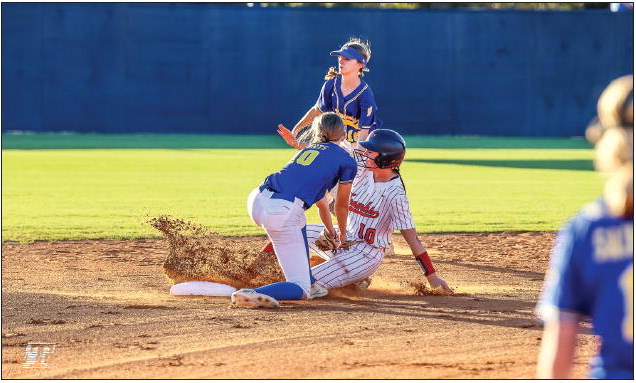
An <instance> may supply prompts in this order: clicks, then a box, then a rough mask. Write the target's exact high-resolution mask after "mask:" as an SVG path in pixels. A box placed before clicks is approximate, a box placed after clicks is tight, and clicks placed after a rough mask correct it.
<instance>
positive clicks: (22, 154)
mask: <svg viewBox="0 0 636 383" xmlns="http://www.w3.org/2000/svg"><path fill="white" fill-rule="evenodd" d="M126 137H127V139H126ZM2 138H3V143H2V144H3V151H2V160H3V161H2V186H3V188H2V236H3V238H2V239H3V240H5V241H6V240H18V241H33V240H59V239H91V238H109V239H130V238H141V237H157V236H158V233H157V232H156V231H155V230H154V229H152V228H151V227H149V226H148V225H145V224H143V221H145V220H146V219H147V218H150V217H154V216H157V215H159V214H171V215H173V216H176V217H180V218H185V219H189V220H192V221H195V222H198V223H201V224H203V225H206V226H207V227H210V228H211V229H213V230H215V231H217V232H220V233H222V234H225V235H254V234H262V233H263V232H262V230H261V229H260V228H258V227H256V226H254V225H253V224H252V222H251V221H250V219H249V217H248V216H247V212H246V207H245V203H246V201H245V200H246V197H247V195H248V193H249V192H250V190H251V189H252V188H253V187H255V186H257V185H258V184H259V183H260V182H261V181H262V179H263V178H264V177H265V176H266V175H267V174H269V173H271V172H273V171H276V170H278V169H279V168H280V167H281V166H282V165H283V164H284V163H286V161H287V160H288V159H289V158H290V157H291V156H292V155H293V154H294V153H295V151H294V150H293V149H288V148H284V144H283V145H281V144H280V142H278V138H277V137H276V136H275V137H273V138H274V139H272V137H265V136H241V137H237V136H196V135H190V136H177V135H171V136H159V135H155V136H151V135H146V136H142V135H136V136H103V135H102V136H98V135H59V134H58V135H3V137H2ZM100 142H101V143H103V146H105V147H108V148H118V147H127V146H126V145H131V147H139V146H142V147H144V145H143V144H144V143H145V147H147V148H146V149H59V147H62V148H94V147H98V145H99V144H100ZM453 142H455V146H452V143H453ZM407 143H408V144H409V147H410V149H409V150H408V154H407V161H405V163H404V164H403V166H402V174H403V176H404V180H405V183H406V187H407V193H408V195H409V198H410V200H411V209H412V211H413V215H414V218H415V223H416V225H417V227H418V231H420V232H423V233H433V232H487V231H508V230H556V229H558V228H559V227H560V226H561V225H562V224H563V222H564V221H565V220H566V219H567V218H568V217H570V216H571V215H572V214H574V213H575V212H576V211H577V210H578V209H580V208H581V206H582V205H583V204H584V203H585V202H587V201H590V200H592V199H594V198H596V196H598V195H599V194H600V193H601V190H602V183H603V180H602V178H601V177H600V175H598V174H597V173H595V172H594V171H593V170H592V161H591V159H592V158H593V152H592V150H591V149H590V148H589V146H588V145H587V144H586V143H585V142H584V141H583V140H581V139H578V140H577V139H572V140H558V139H544V140H542V139H530V140H529V139H506V138H496V139H489V138H483V137H479V138H469V137H464V138H456V139H453V138H450V137H441V138H433V137H407ZM495 144H496V145H495ZM162 145H164V147H170V148H175V149H178V150H175V149H159V148H160V147H162ZM197 145H198V146H197ZM206 145H208V146H206ZM231 145H235V146H238V145H242V146H243V147H246V146H249V145H255V146H260V147H269V148H268V149H227V148H228V147H231ZM493 146H497V147H500V148H503V149H495V148H492V147H493ZM197 147H199V148H208V149H189V148H197ZM210 147H211V148H219V149H209V148H210ZM277 147H278V148H277ZM418 147H419V148H418ZM18 148H20V149H29V150H19V149H18ZM53 148H58V149H53ZM153 148H156V149H153ZM308 220H309V221H310V222H318V218H317V214H316V212H315V209H311V210H310V211H309V212H308Z"/></svg>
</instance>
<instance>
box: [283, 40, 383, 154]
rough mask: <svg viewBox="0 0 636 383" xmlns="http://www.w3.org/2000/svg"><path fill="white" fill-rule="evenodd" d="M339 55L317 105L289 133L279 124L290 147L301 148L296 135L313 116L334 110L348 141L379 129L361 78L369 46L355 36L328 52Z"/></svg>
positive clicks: (328, 74) (373, 105) (375, 108)
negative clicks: (345, 129)
mask: <svg viewBox="0 0 636 383" xmlns="http://www.w3.org/2000/svg"><path fill="white" fill-rule="evenodd" d="M330 54H331V55H332V56H337V57H338V70H336V68H334V67H331V68H329V71H328V72H327V74H326V75H325V80H326V81H325V83H324V84H323V85H322V89H321V90H320V95H319V96H318V100H317V101H316V104H315V105H314V106H312V107H311V108H310V109H309V110H308V111H307V113H306V114H305V115H304V116H303V118H302V119H301V120H300V121H298V123H297V124H296V125H295V126H294V128H293V129H292V131H291V132H290V131H289V130H288V129H286V128H285V127H284V126H282V125H281V126H280V128H281V130H280V131H279V133H281V136H283V138H284V139H285V141H287V143H288V144H289V145H291V146H294V147H296V148H298V149H300V148H301V147H302V145H300V144H299V143H298V142H297V140H296V138H298V136H299V134H300V133H301V131H302V130H303V128H305V127H306V126H307V125H309V124H311V122H312V121H313V120H314V118H315V117H316V116H318V115H320V114H321V113H324V112H335V113H337V114H338V116H340V117H341V118H342V119H343V121H344V122H345V124H346V125H347V142H349V143H354V142H357V141H358V140H359V139H360V140H363V139H365V138H366V137H367V135H368V134H369V132H370V131H372V130H373V129H376V128H379V127H380V125H381V123H380V120H379V119H378V118H377V116H376V114H377V110H378V107H377V105H376V103H375V98H374V96H373V92H372V91H371V88H370V87H369V85H368V84H367V83H366V82H364V81H363V80H362V79H361V77H362V76H364V72H368V71H369V69H368V68H367V64H368V63H369V60H370V59H371V50H370V49H369V45H368V44H367V43H364V42H363V41H362V40H360V39H358V38H352V39H350V40H349V41H348V42H347V43H345V44H344V45H343V46H342V47H341V48H340V49H339V50H337V51H333V52H331V53H330Z"/></svg>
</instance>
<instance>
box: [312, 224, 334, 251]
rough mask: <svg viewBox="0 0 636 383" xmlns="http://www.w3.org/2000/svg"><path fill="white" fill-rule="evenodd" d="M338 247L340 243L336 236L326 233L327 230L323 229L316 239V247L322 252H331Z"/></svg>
mask: <svg viewBox="0 0 636 383" xmlns="http://www.w3.org/2000/svg"><path fill="white" fill-rule="evenodd" d="M339 245H340V241H339V240H338V237H337V236H336V235H332V234H331V233H329V232H328V231H327V229H326V228H325V229H323V230H322V233H320V235H319V236H318V238H316V246H318V248H319V249H320V250H322V251H333V250H336V249H337V248H338V246H339Z"/></svg>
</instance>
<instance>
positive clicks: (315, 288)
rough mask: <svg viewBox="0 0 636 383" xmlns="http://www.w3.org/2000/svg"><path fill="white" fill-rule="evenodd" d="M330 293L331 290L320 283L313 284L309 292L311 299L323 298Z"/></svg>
mask: <svg viewBox="0 0 636 383" xmlns="http://www.w3.org/2000/svg"><path fill="white" fill-rule="evenodd" d="M327 295H329V290H327V289H326V288H325V287H323V286H321V285H319V284H318V283H314V284H313V285H311V291H310V293H309V299H316V298H322V297H326V296H327Z"/></svg>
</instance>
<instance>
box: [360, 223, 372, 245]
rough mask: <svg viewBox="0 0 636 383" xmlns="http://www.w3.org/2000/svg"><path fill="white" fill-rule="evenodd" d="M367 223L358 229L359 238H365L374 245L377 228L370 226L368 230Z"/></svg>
mask: <svg viewBox="0 0 636 383" xmlns="http://www.w3.org/2000/svg"><path fill="white" fill-rule="evenodd" d="M364 229H365V224H364V223H361V224H360V230H358V238H360V239H364V240H365V241H366V242H367V243H368V244H370V245H373V241H375V229H372V228H368V229H367V230H366V231H365V230H364Z"/></svg>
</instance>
